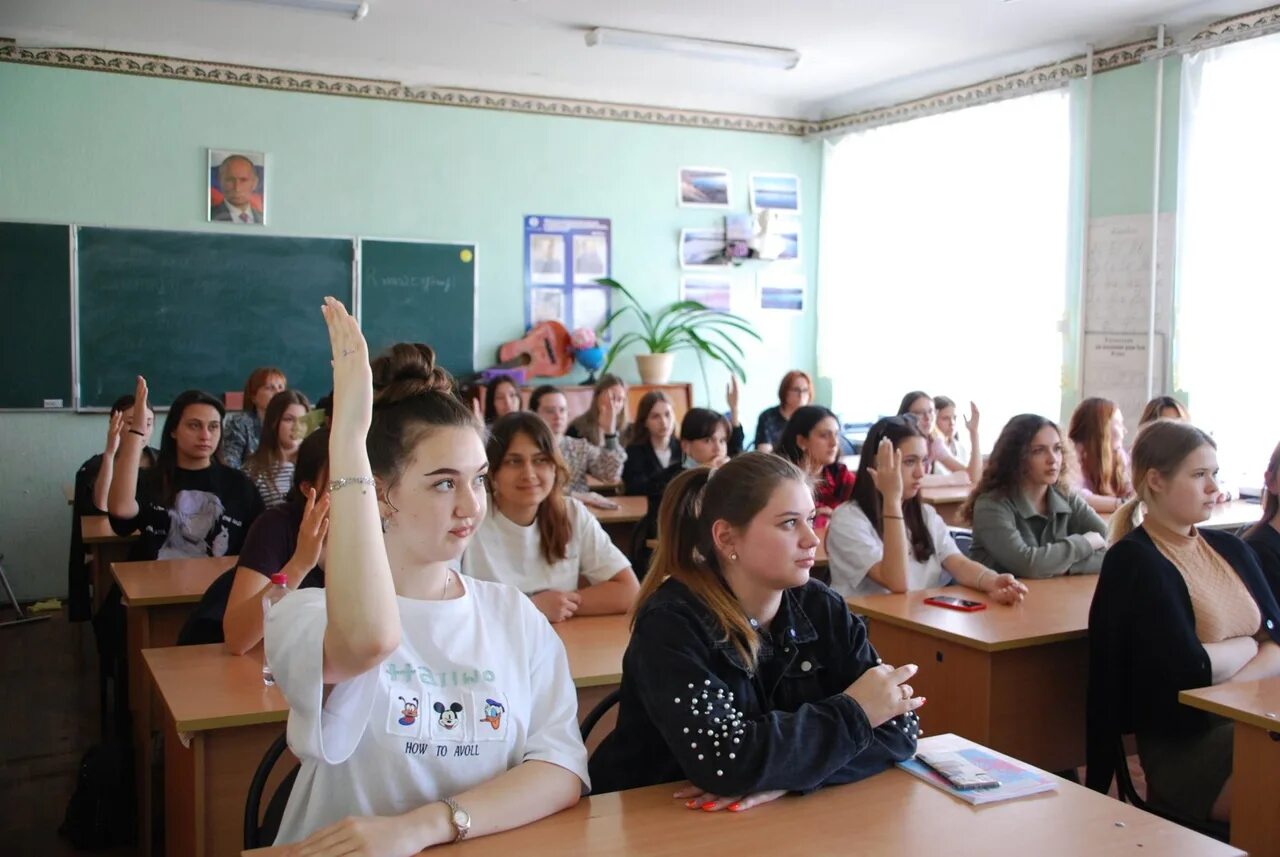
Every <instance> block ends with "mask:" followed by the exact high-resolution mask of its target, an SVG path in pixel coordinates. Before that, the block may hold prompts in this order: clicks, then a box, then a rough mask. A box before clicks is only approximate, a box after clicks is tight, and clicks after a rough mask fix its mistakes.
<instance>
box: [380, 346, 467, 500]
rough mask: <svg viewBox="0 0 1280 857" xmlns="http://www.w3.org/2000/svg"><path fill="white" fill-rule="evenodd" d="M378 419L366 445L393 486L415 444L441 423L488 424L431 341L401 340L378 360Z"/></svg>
mask: <svg viewBox="0 0 1280 857" xmlns="http://www.w3.org/2000/svg"><path fill="white" fill-rule="evenodd" d="M372 368H373V419H372V422H371V423H370V424H369V436H368V439H367V440H366V442H365V447H366V448H367V449H368V451H369V463H370V465H372V467H373V473H374V475H375V476H378V477H381V478H382V480H383V481H384V482H385V483H386V488H387V489H390V488H391V487H393V486H394V485H395V484H396V483H397V482H399V481H400V477H401V475H402V474H403V472H404V468H405V465H407V464H408V463H409V461H410V459H411V458H412V457H413V449H414V447H416V446H417V445H418V442H419V441H421V440H422V438H424V437H426V436H427V435H429V434H430V433H431V432H433V431H434V430H435V429H438V428H445V427H456V428H470V429H474V430H475V432H476V433H477V434H478V435H480V436H481V437H482V438H483V436H484V428H483V427H482V426H481V425H480V421H479V420H477V419H476V416H475V414H474V413H472V411H471V409H470V408H469V407H467V406H466V405H464V404H463V403H462V401H461V400H460V399H458V397H457V396H456V395H454V392H453V378H452V377H451V376H450V375H449V373H448V372H446V371H445V370H443V369H441V368H440V367H438V366H436V353H435V351H434V350H432V348H431V347H430V346H428V345H423V344H421V343H408V342H398V343H396V344H395V345H393V346H391V347H390V348H389V349H387V350H386V351H385V352H383V354H382V355H381V356H379V357H378V358H377V359H376V360H374V361H373V367H372ZM384 499H385V498H384Z"/></svg>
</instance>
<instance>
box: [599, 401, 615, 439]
mask: <svg viewBox="0 0 1280 857" xmlns="http://www.w3.org/2000/svg"><path fill="white" fill-rule="evenodd" d="M596 420H597V422H599V423H600V430H601V431H602V432H604V433H605V434H613V433H614V432H616V431H617V430H618V410H617V408H615V407H614V406H613V400H612V399H610V398H609V396H608V394H607V393H606V394H605V395H602V396H600V397H599V398H598V399H596Z"/></svg>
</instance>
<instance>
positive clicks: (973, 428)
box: [964, 402, 982, 454]
mask: <svg viewBox="0 0 1280 857" xmlns="http://www.w3.org/2000/svg"><path fill="white" fill-rule="evenodd" d="M981 416H982V414H981V413H980V412H979V411H978V406H977V405H975V404H974V403H973V402H970V403H969V416H967V417H965V418H964V427H965V428H966V429H968V430H969V434H971V435H975V434H977V433H978V419H979V417H981ZM974 454H977V449H976V448H975V450H974Z"/></svg>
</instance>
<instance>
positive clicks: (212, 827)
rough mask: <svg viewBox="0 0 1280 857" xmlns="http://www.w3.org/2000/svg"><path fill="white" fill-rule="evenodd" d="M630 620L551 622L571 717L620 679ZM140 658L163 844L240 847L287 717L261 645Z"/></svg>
mask: <svg viewBox="0 0 1280 857" xmlns="http://www.w3.org/2000/svg"><path fill="white" fill-rule="evenodd" d="M629 622H630V620H629V617H627V616H583V617H581V618H577V619H570V620H569V621H568V622H562V623H560V624H558V625H554V626H553V627H554V628H555V631H556V633H557V634H558V635H559V636H560V639H561V640H562V641H563V642H564V646H565V651H566V652H567V654H568V657H569V672H570V675H571V676H572V677H573V683H574V685H575V686H576V687H577V688H578V717H579V718H582V717H584V716H585V715H586V714H587V713H588V712H589V711H590V710H591V709H592V707H594V706H595V704H596V702H598V701H599V700H601V699H603V698H604V697H605V696H606V695H607V694H608V693H609V692H610V691H612V690H613V689H614V688H615V687H617V686H618V683H619V682H620V681H621V680H622V654H623V652H624V651H625V650H626V647H627V640H628V639H629V638H630V635H631V630H630V624H629ZM141 659H142V661H143V662H144V664H145V666H146V669H147V670H148V673H149V675H150V676H151V679H152V681H153V682H154V685H153V686H154V688H155V696H156V699H157V701H158V702H159V703H160V711H161V717H162V718H163V723H164V747H165V750H164V752H165V756H164V769H165V794H164V807H165V844H166V852H165V853H166V854H167V855H168V857H222V855H234V854H238V853H239V851H240V846H241V842H242V835H243V823H242V822H243V819H244V801H245V796H246V794H247V793H248V791H249V781H250V780H251V779H252V778H253V772H254V770H255V769H256V768H257V766H258V762H260V761H261V760H262V754H263V753H265V752H266V750H267V747H268V746H270V744H271V742H272V741H274V740H275V739H276V737H277V736H279V735H280V733H281V732H282V731H283V730H284V724H285V722H286V721H287V720H288V717H289V706H288V703H286V702H285V699H284V695H283V694H281V693H280V691H279V689H278V688H275V687H266V686H264V685H263V683H262V646H261V645H259V646H257V647H256V648H254V649H253V650H251V651H250V652H249V653H248V654H245V655H233V654H229V653H228V652H227V651H226V649H225V648H224V647H223V646H222V645H208V646H182V647H180V648H179V647H173V648H163V649H147V650H146V651H144V652H142V658H141ZM615 719H616V718H615V713H614V712H610V715H608V716H607V717H606V718H605V719H604V720H602V721H601V723H600V725H599V726H598V727H597V729H596V730H595V732H593V737H594V739H595V740H593V741H592V742H591V743H592V744H595V743H598V741H599V737H601V736H603V735H606V734H608V732H609V730H610V729H611V728H612V723H613V721H614V720H615ZM184 738H185V740H186V744H184ZM295 761H296V760H295V759H293V757H292V756H287V757H286V758H284V759H281V761H280V762H279V763H277V765H276V768H275V769H274V771H273V776H272V779H271V780H270V781H269V782H268V784H267V789H266V791H265V794H266V795H267V796H268V798H269V796H270V795H271V794H272V793H273V792H274V791H275V787H276V783H277V782H278V780H279V778H280V777H282V776H283V775H284V774H285V773H287V772H288V771H289V770H290V769H291V768H292V767H293V764H294V762H295ZM265 800H266V798H264V802H265Z"/></svg>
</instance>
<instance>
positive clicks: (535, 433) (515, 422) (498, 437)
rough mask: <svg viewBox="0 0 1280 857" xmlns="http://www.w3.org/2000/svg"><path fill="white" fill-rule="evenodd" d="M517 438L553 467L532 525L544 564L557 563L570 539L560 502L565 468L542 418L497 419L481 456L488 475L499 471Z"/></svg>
mask: <svg viewBox="0 0 1280 857" xmlns="http://www.w3.org/2000/svg"><path fill="white" fill-rule="evenodd" d="M521 434H522V435H524V436H525V437H527V438H528V439H529V440H531V441H532V442H533V445H534V446H536V447H537V448H538V451H539V452H541V453H542V454H543V455H545V456H547V457H548V458H550V459H551V461H552V462H553V463H554V464H555V469H556V479H555V484H554V485H552V486H551V493H549V494H548V495H547V498H546V499H545V500H543V501H542V502H541V503H539V504H538V514H537V518H536V522H537V524H538V541H539V547H540V549H541V551H542V558H543V559H544V560H546V561H547V562H548V563H555V562H559V561H560V560H562V559H564V558H565V557H567V556H568V555H569V540H570V539H572V538H573V523H572V522H571V521H570V520H569V510H568V508H567V507H566V503H565V499H564V486H565V484H566V483H567V482H568V481H569V467H568V465H566V464H565V463H564V459H563V458H562V457H561V456H560V448H559V447H558V446H557V445H556V439H555V437H553V436H552V434H551V429H550V428H549V427H548V426H547V424H546V422H544V421H543V419H542V417H540V416H538V415H537V414H535V413H533V411H512V412H511V413H509V414H507V415H506V416H503V417H499V418H498V421H497V422H495V423H494V424H493V426H492V427H491V428H490V430H489V442H488V443H486V444H485V454H486V455H488V456H489V472H490V473H494V474H496V473H497V472H498V469H499V468H501V467H502V459H504V458H506V455H507V450H508V449H510V448H511V442H512V441H514V440H515V438H516V435H521ZM495 490H497V489H496V486H495V482H494V480H492V479H491V480H490V481H489V491H490V493H492V492H493V491H495Z"/></svg>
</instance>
